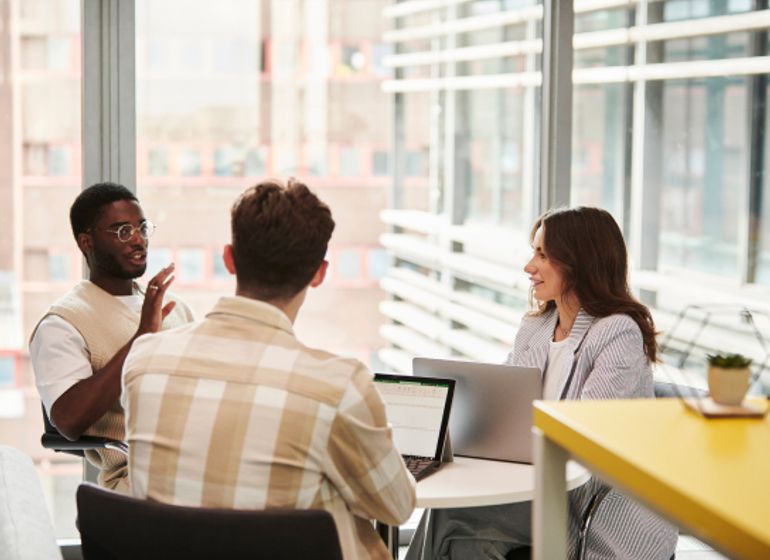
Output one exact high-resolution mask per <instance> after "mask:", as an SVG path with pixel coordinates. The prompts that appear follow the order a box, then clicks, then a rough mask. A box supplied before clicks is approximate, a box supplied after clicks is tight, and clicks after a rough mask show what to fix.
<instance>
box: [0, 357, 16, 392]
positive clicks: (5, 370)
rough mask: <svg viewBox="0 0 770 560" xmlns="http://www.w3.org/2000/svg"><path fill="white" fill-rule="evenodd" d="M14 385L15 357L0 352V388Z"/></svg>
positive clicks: (9, 387)
mask: <svg viewBox="0 0 770 560" xmlns="http://www.w3.org/2000/svg"><path fill="white" fill-rule="evenodd" d="M15 386H16V359H15V358H14V356H9V355H3V354H0V390H1V389H11V388H14V387H15Z"/></svg>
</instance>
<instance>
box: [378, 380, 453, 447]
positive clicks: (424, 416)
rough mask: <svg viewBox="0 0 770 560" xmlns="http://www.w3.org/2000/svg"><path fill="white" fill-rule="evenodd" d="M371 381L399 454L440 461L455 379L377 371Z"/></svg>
mask: <svg viewBox="0 0 770 560" xmlns="http://www.w3.org/2000/svg"><path fill="white" fill-rule="evenodd" d="M374 382H375V385H376V386H377V389H378V391H379V393H380V395H381V396H382V400H383V401H384V402H385V408H386V412H387V415H388V422H389V423H390V424H391V426H392V428H393V442H394V443H395V445H396V449H398V451H399V453H401V454H402V455H414V456H417V457H430V458H433V459H435V460H437V461H438V460H441V454H442V452H443V446H444V437H445V436H446V429H447V424H448V422H449V411H450V409H451V405H452V396H453V394H454V384H455V382H454V380H452V379H436V378H424V377H415V376H411V375H394V374H384V373H378V374H376V375H375V376H374Z"/></svg>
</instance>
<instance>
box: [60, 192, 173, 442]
mask: <svg viewBox="0 0 770 560" xmlns="http://www.w3.org/2000/svg"><path fill="white" fill-rule="evenodd" d="M144 221H145V217H144V213H143V212H142V208H141V206H139V203H137V202H136V201H133V200H118V201H116V202H112V203H110V204H106V205H104V206H103V207H102V208H101V211H100V213H99V218H98V219H97V220H96V223H95V224H94V225H93V227H92V228H91V229H89V230H88V232H87V233H81V234H78V236H77V244H78V248H79V249H80V251H81V252H82V253H83V255H84V256H85V257H86V260H87V261H88V268H89V275H88V279H89V280H90V281H91V282H93V283H94V284H96V285H97V286H99V287H100V288H102V289H103V290H105V291H106V292H107V293H110V294H112V295H114V296H129V295H131V294H132V293H133V286H134V283H133V280H134V278H139V277H140V276H141V275H142V274H144V271H145V269H146V268H147V245H148V243H147V240H146V239H144V237H142V236H141V235H140V233H139V232H138V231H136V230H135V231H134V234H133V236H132V237H131V239H129V240H128V241H127V242H125V243H124V242H122V241H120V240H119V239H118V237H117V235H115V234H114V233H112V232H110V231H108V230H113V231H114V230H116V229H117V228H118V227H120V226H122V225H123V224H131V225H132V226H134V227H135V228H138V227H139V226H140V225H141V224H142V223H143V222H144ZM173 272H174V265H173V263H172V264H170V265H169V266H167V267H166V268H164V269H162V270H161V271H160V272H159V273H158V274H156V275H155V276H154V277H153V278H152V280H150V282H149V283H148V289H147V293H146V294H145V297H144V304H143V305H142V312H141V318H140V320H139V328H138V329H137V330H136V334H134V336H133V337H132V338H131V340H129V341H128V342H127V343H126V345H125V346H123V347H122V348H121V349H120V350H119V351H118V352H117V354H115V355H114V356H113V357H112V359H110V361H109V362H107V364H106V365H105V366H104V367H103V368H101V369H100V370H98V371H94V373H93V375H92V376H91V377H89V378H87V379H83V380H81V381H79V382H78V383H76V384H75V385H73V386H72V387H70V388H69V389H68V390H67V391H66V392H65V393H64V394H63V395H61V396H60V397H59V398H58V399H57V400H56V402H55V403H54V404H53V407H52V408H51V421H52V422H53V424H54V425H55V426H56V428H57V429H58V430H59V432H60V433H61V434H62V435H64V436H65V437H67V438H68V439H71V440H75V439H77V438H79V437H80V436H81V435H82V434H83V432H85V431H86V430H87V429H88V428H89V427H90V426H92V425H93V424H94V423H95V422H96V421H97V420H98V419H99V418H101V417H102V416H103V415H104V413H105V412H107V411H108V410H109V409H110V407H111V406H112V405H113V404H115V401H116V400H118V398H120V377H121V372H122V369H123V362H124V361H125V359H126V355H127V354H128V351H129V349H130V348H131V344H132V343H133V342H134V340H135V339H136V338H138V337H140V336H142V335H143V334H147V333H153V332H157V331H158V330H159V329H160V326H161V324H162V323H163V319H164V318H165V317H166V316H167V315H168V314H169V313H170V312H171V310H172V309H173V308H174V305H175V303H174V302H173V301H172V302H169V303H167V304H166V305H165V306H163V296H164V294H165V293H166V290H167V289H168V286H169V285H170V284H171V282H173V280H174V277H173V275H172V273H173ZM108 327H109V325H105V328H108Z"/></svg>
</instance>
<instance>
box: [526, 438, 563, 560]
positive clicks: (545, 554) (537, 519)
mask: <svg viewBox="0 0 770 560" xmlns="http://www.w3.org/2000/svg"><path fill="white" fill-rule="evenodd" d="M532 433H533V445H534V447H535V503H534V519H533V528H532V530H533V541H532V542H533V544H534V551H533V552H534V559H535V560H546V559H551V558H566V557H567V482H566V465H567V458H568V454H567V452H566V451H565V450H564V449H562V448H561V447H559V445H557V444H556V443H554V442H553V441H551V440H549V439H548V438H547V437H546V436H545V435H544V434H543V432H542V431H540V430H539V429H537V428H532Z"/></svg>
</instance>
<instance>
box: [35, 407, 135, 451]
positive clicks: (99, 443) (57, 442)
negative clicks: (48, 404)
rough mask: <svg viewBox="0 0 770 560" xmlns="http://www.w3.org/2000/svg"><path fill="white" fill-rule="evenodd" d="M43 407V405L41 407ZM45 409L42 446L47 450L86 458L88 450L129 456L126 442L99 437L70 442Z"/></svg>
mask: <svg viewBox="0 0 770 560" xmlns="http://www.w3.org/2000/svg"><path fill="white" fill-rule="evenodd" d="M41 406H42V405H41ZM42 409H43V426H44V429H45V431H44V432H43V435H42V436H41V437H40V445H42V446H43V447H44V448H46V449H53V450H54V451H56V452H59V453H69V454H70V455H76V456H78V457H84V453H83V452H84V451H86V450H88V449H112V450H114V451H119V452H120V453H123V454H124V455H128V444H127V443H126V442H124V441H120V440H115V439H109V438H104V437H97V436H80V437H79V438H78V439H76V440H69V439H67V438H66V437H64V436H63V435H61V434H60V433H59V431H58V430H57V429H56V427H55V426H54V425H53V424H52V423H51V420H50V418H48V413H47V412H46V410H45V406H42Z"/></svg>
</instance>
